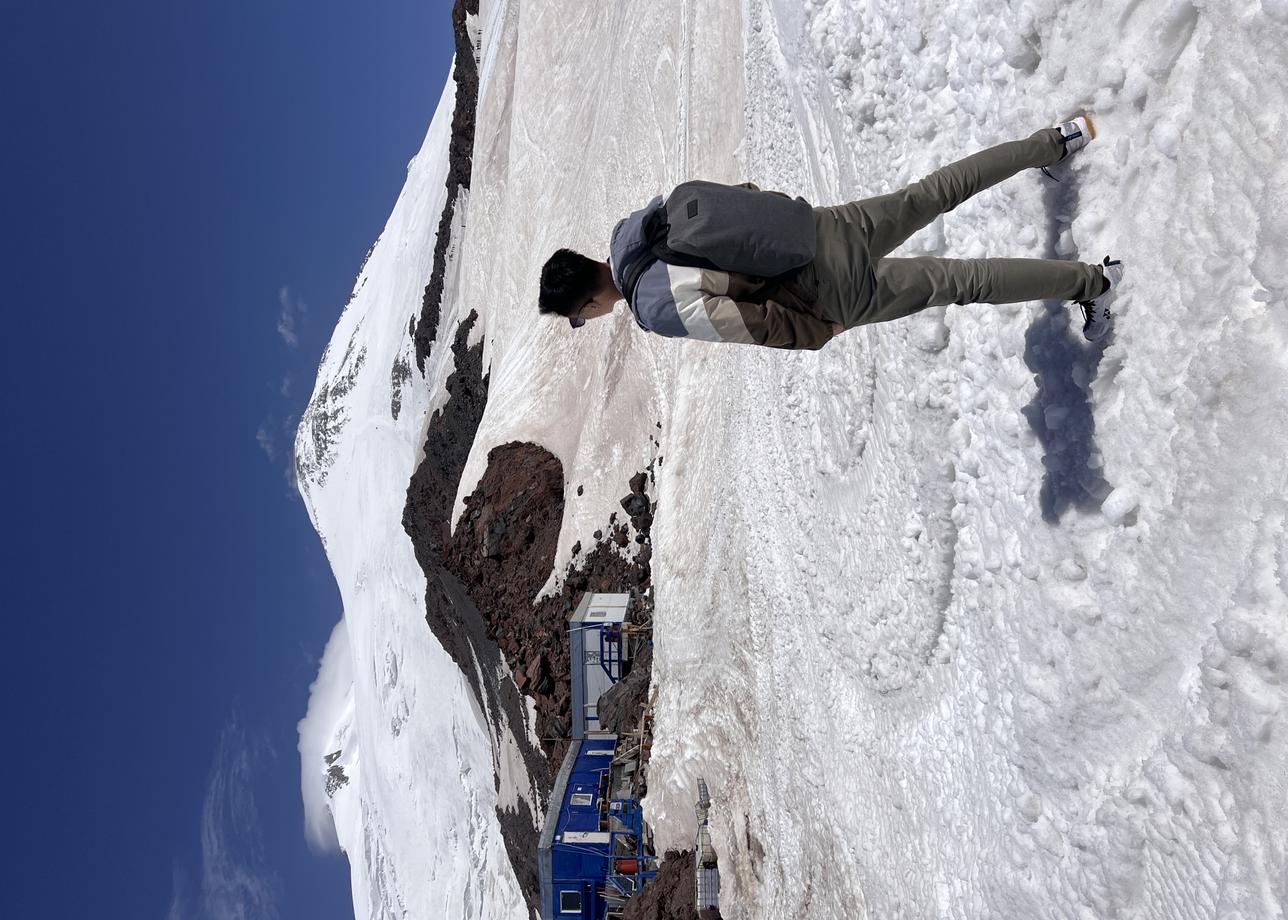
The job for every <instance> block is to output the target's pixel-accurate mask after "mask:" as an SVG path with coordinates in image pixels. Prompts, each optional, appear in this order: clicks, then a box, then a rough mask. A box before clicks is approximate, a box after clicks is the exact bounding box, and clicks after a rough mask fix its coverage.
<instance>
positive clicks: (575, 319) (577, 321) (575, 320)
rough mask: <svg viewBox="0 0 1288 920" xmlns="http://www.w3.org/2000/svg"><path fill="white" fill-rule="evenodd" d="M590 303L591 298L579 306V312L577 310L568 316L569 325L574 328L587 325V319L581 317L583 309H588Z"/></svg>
mask: <svg viewBox="0 0 1288 920" xmlns="http://www.w3.org/2000/svg"><path fill="white" fill-rule="evenodd" d="M590 303H591V302H590V301H589V300H588V301H586V302H585V303H584V304H582V305H581V306H580V307H579V308H578V310H577V312H576V313H574V314H573V315H572V316H570V317H568V325H569V326H572V328H574V329H580V328H581V327H582V326H584V325H586V321H585V320H584V319H582V318H581V311H582V310H584V309H586V307H588V306H590Z"/></svg>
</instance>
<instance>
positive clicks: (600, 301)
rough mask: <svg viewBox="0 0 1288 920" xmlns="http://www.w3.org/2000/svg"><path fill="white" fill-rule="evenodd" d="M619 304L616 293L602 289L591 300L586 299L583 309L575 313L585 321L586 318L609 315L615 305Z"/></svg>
mask: <svg viewBox="0 0 1288 920" xmlns="http://www.w3.org/2000/svg"><path fill="white" fill-rule="evenodd" d="M616 305H617V299H616V295H615V294H614V293H612V292H611V291H600V292H599V293H598V294H596V295H595V296H594V297H592V298H591V299H590V300H588V301H586V302H585V303H584V304H583V305H582V307H581V310H580V311H578V312H577V313H575V314H573V315H574V316H576V317H579V318H580V319H581V320H582V321H583V322H584V321H585V320H591V319H596V318H598V317H600V316H607V315H608V314H609V313H612V312H613V307H615V306H616Z"/></svg>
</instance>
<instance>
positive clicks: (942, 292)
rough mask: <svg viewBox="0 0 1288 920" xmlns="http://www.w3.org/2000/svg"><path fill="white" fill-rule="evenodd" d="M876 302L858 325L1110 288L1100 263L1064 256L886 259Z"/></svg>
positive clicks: (1080, 296)
mask: <svg viewBox="0 0 1288 920" xmlns="http://www.w3.org/2000/svg"><path fill="white" fill-rule="evenodd" d="M875 274H876V291H875V293H874V294H873V296H872V301H871V306H870V307H869V309H868V310H866V311H865V312H864V313H863V315H862V316H860V317H859V319H858V323H857V324H856V325H861V324H864V323H883V322H886V321H888V320H892V319H899V318H900V317H903V316H908V315H910V314H912V313H916V312H918V311H920V310H924V309H926V308H927V307H940V306H944V305H945V304H950V303H957V304H968V303H1019V302H1022V301H1028V300H1092V299H1094V298H1096V297H1098V296H1099V295H1100V294H1101V293H1102V292H1103V290H1104V287H1105V276H1104V273H1103V271H1102V270H1101V268H1100V266H1099V265H1090V264H1088V263H1086V262H1066V261H1062V260H1058V259H934V258H929V257H923V258H919V259H891V258H889V257H887V258H884V259H880V260H879V261H878V262H877V264H876V269H875Z"/></svg>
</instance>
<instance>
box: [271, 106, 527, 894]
mask: <svg viewBox="0 0 1288 920" xmlns="http://www.w3.org/2000/svg"><path fill="white" fill-rule="evenodd" d="M454 98H455V84H454V83H453V82H451V81H449V83H448V85H447V87H446V89H445V90H444V92H443V95H442V98H441V99H440V100H439V104H438V108H437V110H436V112H435V114H434V120H433V123H432V124H431V125H430V128H429V133H428V134H427V136H426V138H425V143H424V145H423V147H422V148H421V151H420V152H419V153H418V154H417V155H416V157H415V158H414V159H413V160H412V162H411V163H410V164H409V166H408V174H407V184H406V186H405V187H404V189H403V192H402V195H401V196H400V198H399V200H398V203H397V205H395V207H394V210H393V213H392V214H391V215H390V218H389V222H388V224H387V225H386V227H385V230H384V233H383V234H382V235H381V237H380V239H379V241H378V242H377V243H376V245H375V247H374V248H373V249H372V251H371V254H370V257H369V258H368V260H367V262H366V264H365V265H364V267H363V269H362V271H361V273H360V274H359V277H358V281H357V286H356V288H355V292H354V296H353V298H352V300H351V301H350V303H349V304H348V306H347V307H346V308H345V311H344V314H343V316H341V318H340V322H339V325H338V326H337V328H336V331H335V333H334V335H333V337H332V341H331V345H330V346H329V348H328V350H327V352H326V354H325V355H324V356H323V359H322V365H321V367H320V368H319V371H318V383H317V387H316V389H315V390H314V394H313V399H312V401H311V402H310V405H309V409H308V411H307V413H306V414H305V416H304V418H303V420H302V422H301V426H300V430H299V434H298V437H297V444H296V451H297V466H298V469H299V473H300V476H299V480H300V491H301V493H302V495H303V496H304V499H305V504H306V506H307V508H308V510H309V514H310V515H311V517H312V520H313V523H314V526H315V527H316V528H317V530H318V533H319V534H320V535H321V536H322V539H323V542H324V544H325V546H326V552H327V556H328V559H329V560H330V563H331V566H332V568H333V570H334V572H335V576H336V580H337V582H338V584H339V587H340V594H341V598H342V601H343V604H344V622H343V623H342V624H341V627H339V628H337V631H336V634H335V635H333V636H332V639H331V642H330V643H328V645H327V650H326V653H325V655H324V657H323V662H322V667H321V673H320V674H319V678H318V681H317V682H316V683H315V684H314V687H313V690H312V692H311V696H310V705H309V711H308V714H307V715H306V717H305V719H304V720H303V721H302V722H301V727H300V728H301V731H300V737H301V744H300V750H301V757H302V770H303V771H304V794H305V803H306V814H307V817H308V828H309V835H310V839H312V840H313V841H314V842H315V843H318V844H321V845H325V844H326V843H327V842H328V838H329V837H330V836H331V835H330V833H329V831H330V827H329V826H328V823H329V822H330V823H332V824H333V826H334V830H335V837H336V838H338V843H339V846H340V847H342V848H343V850H344V852H345V853H346V854H347V856H348V859H349V864H350V871H351V875H352V882H353V901H354V913H355V915H356V916H357V917H360V918H373V920H386V918H403V917H459V918H481V917H486V918H497V917H516V918H524V917H526V916H527V910H526V907H525V905H524V900H523V896H522V893H521V892H520V890H519V887H518V883H517V882H516V881H515V878H514V873H513V870H512V869H511V868H510V863H509V859H508V857H507V855H506V852H505V848H504V845H503V841H502V837H501V833H500V829H499V827H498V823H497V818H496V806H497V803H498V801H499V802H500V803H501V804H502V805H505V804H509V803H511V802H513V801H514V797H515V796H518V795H522V796H524V797H525V798H526V799H527V801H529V802H530V803H531V804H530V807H531V808H532V809H533V811H537V810H538V803H537V801H536V795H535V792H534V791H533V790H532V789H531V788H530V784H528V783H526V782H519V783H514V782H511V777H510V775H509V774H508V772H506V771H504V770H502V769H500V768H499V767H498V765H497V763H496V762H495V758H494V754H493V748H492V743H491V736H492V727H491V724H490V720H489V719H488V718H487V716H486V715H485V714H484V713H483V712H482V711H480V710H479V708H478V706H477V704H476V702H475V697H474V695H473V692H472V691H471V689H470V687H469V685H468V683H467V681H466V679H465V677H464V675H463V674H462V673H461V672H460V671H459V670H458V669H457V668H456V666H455V665H454V664H453V663H452V661H451V659H450V658H449V656H448V655H447V653H446V652H444V650H443V649H442V647H441V646H440V645H439V644H438V643H437V642H436V641H435V640H434V637H433V635H432V634H431V633H430V631H429V628H428V626H427V625H426V622H425V590H426V585H425V576H424V574H423V572H422V570H421V568H420V566H419V564H418V563H417V561H416V557H415V554H414V552H413V548H412V544H411V541H410V540H409V538H408V537H407V534H406V533H405V532H404V531H403V527H402V515H403V505H404V503H405V501H406V493H407V482H408V480H409V479H410V478H411V474H412V472H413V470H414V469H415V467H416V464H417V463H418V462H419V459H420V451H421V446H422V444H423V440H424V433H425V428H426V424H427V419H428V417H429V414H430V413H431V411H432V410H433V409H435V408H437V407H438V406H439V405H441V404H442V403H443V402H444V401H445V399H446V391H445V389H444V386H443V383H444V381H445V379H446V376H447V374H448V373H450V371H451V369H452V368H451V360H450V355H451V353H450V350H448V349H446V348H443V349H436V352H435V354H436V357H435V359H434V360H433V361H432V362H430V364H428V365H427V368H426V373H427V376H428V379H427V380H422V379H420V377H419V375H418V374H417V373H416V371H415V360H414V353H413V351H412V343H411V340H410V337H409V335H408V326H409V322H410V320H411V318H412V317H414V316H418V315H419V313H420V309H421V296H422V292H423V289H424V286H425V283H426V281H427V280H428V279H429V276H430V270H431V267H432V258H433V252H434V240H435V236H436V233H437V227H438V221H439V216H440V215H441V214H442V211H443V206H444V200H445V197H446V189H445V185H444V178H445V176H446V172H447V152H448V148H447V144H448V140H449V138H450V133H451V120H452V106H453V101H454ZM457 223H458V225H459V221H458V222H457ZM456 230H457V231H459V226H457V227H456ZM445 288H446V290H447V292H448V296H450V294H451V291H453V290H454V279H452V278H451V277H450V274H449V278H448V281H447V283H446V285H445ZM444 318H445V319H446V320H450V321H451V325H450V327H449V328H450V329H451V330H452V332H454V331H455V325H456V321H457V320H458V319H459V317H458V316H456V315H455V313H454V311H452V312H448V311H445V312H444ZM444 355H446V357H447V360H446V361H445V360H444ZM337 754H338V756H335V757H332V758H329V760H328V761H324V760H322V759H321V758H320V756H319V755H322V756H326V755H337ZM335 768H338V772H337V771H336V769H335ZM498 773H501V774H502V779H503V780H504V782H498V781H497V780H496V776H497V774H498ZM328 777H329V782H328ZM498 786H499V787H500V788H499V789H498V788H497V787H498ZM328 790H329V792H330V795H327V791H328Z"/></svg>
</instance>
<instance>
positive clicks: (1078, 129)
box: [1055, 113, 1096, 163]
mask: <svg viewBox="0 0 1288 920" xmlns="http://www.w3.org/2000/svg"><path fill="white" fill-rule="evenodd" d="M1055 129H1056V130H1057V131H1059V132H1060V140H1061V141H1063V142H1064V153H1062V154H1060V159H1059V160H1056V162H1057V163H1060V162H1063V161H1064V160H1065V159H1066V158H1067V157H1068V156H1069V154H1071V153H1073V152H1074V151H1076V150H1081V149H1082V148H1083V147H1085V146H1087V145H1088V144H1090V143H1091V142H1092V141H1093V140H1095V139H1096V126H1095V125H1094V124H1092V122H1091V116H1090V115H1087V114H1085V113H1084V114H1082V115H1078V116H1077V117H1075V118H1072V119H1070V120H1069V121H1066V122H1062V123H1060V124H1058V125H1056V126H1055Z"/></svg>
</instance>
